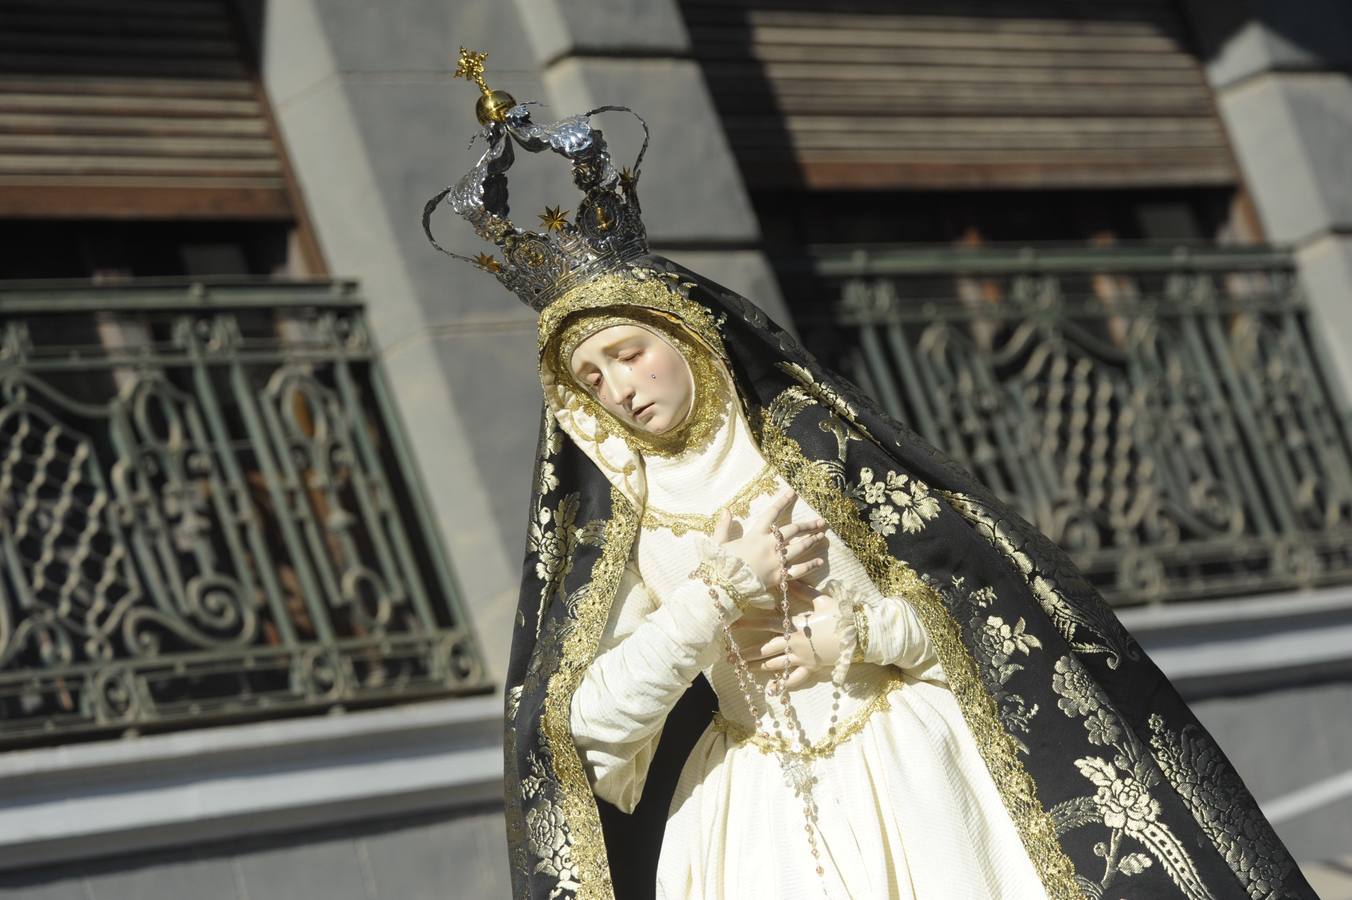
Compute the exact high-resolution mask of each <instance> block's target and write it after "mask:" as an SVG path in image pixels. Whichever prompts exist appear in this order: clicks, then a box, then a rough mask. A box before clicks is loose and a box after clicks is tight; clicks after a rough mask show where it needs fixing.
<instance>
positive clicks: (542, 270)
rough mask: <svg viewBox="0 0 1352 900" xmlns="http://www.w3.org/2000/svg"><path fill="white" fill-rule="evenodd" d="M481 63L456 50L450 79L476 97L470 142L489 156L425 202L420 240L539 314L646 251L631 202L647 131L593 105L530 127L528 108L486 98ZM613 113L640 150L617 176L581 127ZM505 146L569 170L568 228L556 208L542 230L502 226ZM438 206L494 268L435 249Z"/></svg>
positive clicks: (543, 217) (496, 94)
mask: <svg viewBox="0 0 1352 900" xmlns="http://www.w3.org/2000/svg"><path fill="white" fill-rule="evenodd" d="M486 58H487V54H486V53H476V52H473V51H469V50H466V49H465V48H464V47H461V48H460V61H459V64H458V65H457V66H456V70H455V76H456V77H457V78H465V79H466V80H469V81H473V82H475V83H476V84H477V85H478V86H479V90H480V92H481V95H480V97H479V102H478V104H477V105H476V107H475V112H476V114H477V115H478V118H479V122H480V124H482V125H483V130H482V131H481V132H480V133H479V134H478V135H476V139H477V138H478V137H483V138H484V139H485V140H486V141H487V142H488V150H487V151H486V152H485V153H484V155H483V156H482V157H480V159H479V162H478V163H477V164H476V165H475V166H474V168H473V169H470V171H469V172H468V173H467V174H466V175H465V176H464V177H463V178H461V179H460V180H459V181H458V182H456V183H455V184H454V185H451V186H450V187H447V188H446V189H445V190H443V191H441V192H440V193H438V194H437V195H436V196H435V197H433V198H432V199H430V200H428V201H427V203H426V205H425V206H424V207H423V217H422V223H423V231H424V232H425V233H426V234H427V239H428V240H429V241H431V242H432V246H434V247H436V248H437V249H438V250H440V251H441V252H443V253H445V254H447V255H449V256H453V257H455V258H456V259H461V260H464V261H466V262H469V263H472V264H474V265H476V266H478V267H479V268H481V269H483V270H484V271H486V272H490V273H492V274H493V275H494V276H496V277H497V279H498V281H500V282H502V284H503V286H504V287H506V288H507V289H508V290H510V291H512V292H513V293H515V294H516V295H517V296H519V297H520V298H521V299H522V300H523V301H525V302H526V304H527V305H529V306H530V307H531V308H532V309H534V310H535V311H536V312H540V311H541V310H543V309H544V308H545V307H546V306H548V305H549V304H550V303H551V302H553V301H554V300H556V299H558V298H559V297H561V296H562V295H564V294H565V293H567V292H568V291H569V290H571V289H572V288H574V287H576V286H577V285H579V284H584V283H586V282H588V281H590V280H591V279H593V278H595V277H596V276H597V275H601V274H603V273H605V272H608V271H612V270H614V269H619V268H622V267H624V266H625V265H626V264H627V263H628V262H629V261H631V260H633V259H635V258H636V257H639V256H642V255H643V254H645V253H647V252H648V235H647V232H646V231H645V229H644V227H643V219H642V216H641V215H640V209H639V203H638V193H637V186H638V176H639V166H640V165H641V164H642V162H643V154H644V153H646V152H647V150H648V126H647V123H645V122H644V121H643V119H642V118H641V117H640V116H639V115H638V114H637V113H635V112H634V111H633V110H631V109H629V108H628V107H624V106H602V107H598V108H596V109H593V110H591V111H589V112H585V113H582V114H581V115H577V116H570V117H568V118H566V119H560V120H559V121H557V122H555V123H553V124H551V125H536V124H535V123H534V122H532V121H531V118H530V111H529V110H528V109H527V106H528V105H529V104H522V103H517V102H516V100H515V99H513V97H512V96H511V94H508V93H506V92H505V91H494V90H491V89H489V87H488V85H487V84H485V83H484V78H483V69H484V67H483V63H484V60H485V59H486ZM612 111H616V112H627V113H629V114H630V115H632V116H633V117H634V118H636V119H638V121H639V124H640V125H642V126H643V147H642V148H641V149H640V150H639V153H638V158H637V159H636V160H635V161H634V166H633V169H632V170H630V169H624V170H622V171H616V169H615V167H614V166H612V165H611V164H610V154H609V153H608V152H607V150H606V142H605V140H604V139H603V138H602V137H601V132H600V131H599V130H597V129H595V128H592V127H591V125H590V123H589V120H590V118H591V116H593V115H596V114H598V113H603V112H612ZM513 141H515V143H516V144H517V145H519V146H520V147H521V148H522V149H523V150H526V151H528V152H530V153H539V152H541V151H542V150H546V149H549V150H553V151H554V152H555V153H558V154H559V155H561V156H564V157H566V158H567V159H568V160H569V161H570V162H571V163H572V169H573V184H574V185H576V186H577V188H578V190H580V191H582V202H581V203H580V204H579V205H578V208H577V211H576V212H575V213H574V215H573V221H571V222H570V221H568V216H567V214H566V213H563V212H561V211H560V210H559V208H558V207H549V208H547V209H546V210H545V211H544V212H543V213H541V214H540V221H541V223H542V224H543V225H544V230H543V231H538V232H537V231H527V230H525V229H521V228H518V227H517V226H515V225H514V224H512V221H511V220H510V219H509V218H508V217H507V213H508V209H507V170H508V169H509V168H511V166H512V163H513V162H514V161H515V158H516V157H515V151H514V150H513V149H512V143H513ZM448 198H449V199H448ZM443 200H448V203H449V205H450V207H451V209H453V210H455V212H456V213H458V214H459V215H461V216H463V217H464V218H465V219H467V220H468V221H469V223H470V224H471V225H473V226H474V231H475V232H476V233H477V234H478V235H479V236H480V237H482V238H484V239H485V240H487V241H491V242H492V243H494V244H496V245H497V246H498V248H499V249H500V250H501V252H502V259H501V260H499V259H498V258H497V257H495V256H493V255H490V254H486V253H481V254H479V255H478V256H476V257H469V256H464V255H462V254H459V253H454V252H452V251H450V250H447V249H446V248H445V247H443V246H441V245H440V244H439V243H437V241H436V238H435V237H433V235H432V228H431V221H430V220H431V217H432V213H433V212H434V211H435V210H436V208H437V206H438V205H440V204H441V202H442V201H443Z"/></svg>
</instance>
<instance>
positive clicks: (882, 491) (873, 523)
mask: <svg viewBox="0 0 1352 900" xmlns="http://www.w3.org/2000/svg"><path fill="white" fill-rule="evenodd" d="M852 495H853V496H854V497H855V498H856V499H857V500H859V501H860V502H861V503H862V504H863V505H864V506H866V507H867V506H872V507H873V509H871V510H870V511H869V517H868V521H869V527H870V528H872V529H873V530H874V531H876V532H878V534H881V535H882V536H883V537H887V536H888V535H890V534H896V532H897V525H898V524H900V525H901V530H902V531H904V532H906V533H907V534H915V533H916V532H918V531H921V530H923V529H924V527H925V523H926V522H928V521H930V520H931V519H936V518H938V517H939V501H938V500H936V499H935V498H934V497H931V496H930V493H929V487H928V485H926V484H925V482H923V481H921V480H919V479H918V478H911V477H910V476H908V475H907V474H906V473H904V472H891V471H889V472H888V473H887V474H886V475H885V476H883V477H882V478H878V479H876V480H875V478H874V475H873V470H872V469H870V468H869V467H867V466H865V467H864V468H862V469H860V470H859V483H858V484H857V485H856V486H855V488H854V490H853V491H852ZM889 501H890V502H889Z"/></svg>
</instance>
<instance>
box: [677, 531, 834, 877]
mask: <svg viewBox="0 0 1352 900" xmlns="http://www.w3.org/2000/svg"><path fill="white" fill-rule="evenodd" d="M770 530H771V532H772V533H773V534H774V536H775V552H776V553H778V554H779V584H778V585H777V587H778V588H779V608H780V611H781V612H782V613H783V616H784V640H785V642H786V643H787V641H788V638H789V635H790V634H793V632H794V631H795V630H797V629H796V628H795V627H794V624H793V621H792V619H791V618H790V617H789V559H788V550H787V546H788V542H787V541H786V540H784V535H783V534H782V533H781V532H780V530H779V526H778V525H772V526H771V527H770ZM691 577H692V578H699V579H700V580H701V581H703V582H704V584H705V586H706V587H707V588H708V590H709V598H710V599H711V600H712V601H713V602H714V604H715V606H717V607H718V609H719V617H720V619H721V624H722V628H723V637H724V640H725V641H726V643H727V647H728V653H727V661H728V663H729V664H730V665H731V666H732V667H733V671H734V673H735V674H736V676H737V686H738V687H739V688H740V689H741V691H742V696H743V698H744V699H745V700H746V705H747V708H748V709H750V710H751V714H752V715H753V716H754V717H755V719H756V721H760V718H761V713H760V710H759V706H758V704H757V701H756V691H755V688H754V685H755V681H754V679H753V678H752V677H751V669H750V667H748V666H747V664H746V659H745V658H744V657H743V656H742V650H741V647H739V646H738V644H737V641H736V640H734V639H733V636H732V631H731V625H732V622H731V621H730V619H729V615H728V613H727V611H726V609H725V608H724V606H723V605H722V604H720V603H718V591H717V590H716V588H715V581H714V579H713V577H712V576H711V575H710V574H709V572H708V571H707V570H706V569H705V567H703V566H701V567H699V568H698V569H696V570H695V571H694V572H692V573H691ZM723 589H724V590H725V591H728V593H729V595H730V597H731V599H732V600H733V601H734V603H736V602H737V601H738V600H739V599H740V597H739V595H738V594H736V593H735V592H733V591H732V590H731V589H730V588H729V587H728V586H726V585H724V586H723ZM788 671H789V667H788V666H787V665H786V666H784V668H782V669H780V671H779V673H778V674H777V675H776V676H775V680H774V681H773V682H772V683H771V684H770V685H769V688H768V692H769V693H770V695H771V696H772V697H774V698H775V699H777V700H778V701H779V706H780V713H781V714H780V715H775V703H774V702H773V701H771V703H770V705H769V712H770V714H771V718H772V720H773V722H774V729H775V737H776V738H778V746H780V747H782V748H785V749H782V750H780V751H779V763H780V767H781V768H782V769H783V771H784V776H785V779H786V780H787V782H788V784H789V786H790V787H792V788H793V791H794V794H795V795H796V796H797V797H798V798H799V799H800V800H802V803H803V819H804V824H803V831H804V833H805V834H806V835H807V842H808V848H809V850H810V851H811V853H812V861H813V864H814V866H815V867H816V871H817V876H818V877H819V878H821V879H823V881H822V893H823V894H826V883H825V880H824V879H825V876H826V871H825V869H824V868H823V866H822V859H821V848H820V847H819V846H818V841H817V833H818V831H819V830H820V828H819V825H818V810H817V802H816V800H815V799H814V797H813V795H812V785H813V783H814V782H815V781H816V779H815V778H814V777H813V775H812V757H811V754H810V753H808V752H806V748H807V747H808V746H809V741H808V739H807V733H806V732H805V731H804V730H803V726H802V723H801V722H800V721H799V720H798V714H797V713H796V712H795V711H794V708H793V705H792V704H791V703H790V702H789V691H788V688H787V687H786V686H785V680H786V678H787V677H788ZM832 683H833V685H834V688H835V690H834V692H833V693H832V695H831V724H830V727H829V728H828V729H827V734H828V735H830V736H831V737H834V736H835V734H836V724H837V722H838V720H839V716H840V693H841V692H840V683H839V680H838V679H835V678H833V679H832ZM786 727H787V728H788V730H790V731H791V732H793V733H794V735H795V739H796V742H797V743H796V745H795V744H794V743H791V742H789V741H787V740H785V738H784V730H785V728H786ZM827 896H829V895H827Z"/></svg>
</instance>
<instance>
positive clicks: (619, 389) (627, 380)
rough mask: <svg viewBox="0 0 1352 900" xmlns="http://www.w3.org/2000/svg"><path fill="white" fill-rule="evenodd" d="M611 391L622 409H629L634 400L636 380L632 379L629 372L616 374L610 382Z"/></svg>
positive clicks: (623, 371)
mask: <svg viewBox="0 0 1352 900" xmlns="http://www.w3.org/2000/svg"><path fill="white" fill-rule="evenodd" d="M610 386H611V391H612V393H614V395H615V403H616V405H617V406H619V407H621V408H622V409H629V408H630V405H631V403H632V402H633V400H634V393H635V391H634V379H633V378H632V377H630V374H629V372H628V371H627V370H621V371H618V372H615V373H614V375H613V376H612V378H611V382H610Z"/></svg>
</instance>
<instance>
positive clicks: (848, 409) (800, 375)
mask: <svg viewBox="0 0 1352 900" xmlns="http://www.w3.org/2000/svg"><path fill="white" fill-rule="evenodd" d="M776 365H778V366H779V368H781V369H783V370H784V371H785V372H787V373H789V375H791V376H793V378H794V380H796V381H797V382H798V383H799V384H801V385H802V386H803V390H805V391H806V392H807V393H808V394H810V395H812V397H814V398H815V399H816V400H817V401H818V402H820V403H821V404H822V405H823V406H825V407H826V408H827V409H829V410H831V411H832V412H834V413H835V414H836V415H838V416H840V417H841V418H842V419H844V420H845V421H847V422H849V423H850V424H851V425H853V426H854V427H855V428H858V429H859V430H860V431H861V432H863V433H864V434H866V435H868V436H869V437H870V438H872V437H873V435H871V434H869V431H868V429H867V428H865V427H864V426H863V425H862V424H861V423H860V422H859V414H858V413H857V412H855V409H854V407H853V406H851V405H850V404H849V403H848V402H846V400H845V398H844V397H843V396H841V393H840V391H838V390H836V389H835V388H834V387H832V386H831V385H829V384H827V383H826V382H824V381H818V380H817V379H816V378H814V377H813V375H812V373H811V372H809V371H808V370H807V369H806V368H804V367H803V366H800V365H799V364H798V363H792V362H781V363H777V364H776Z"/></svg>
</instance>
